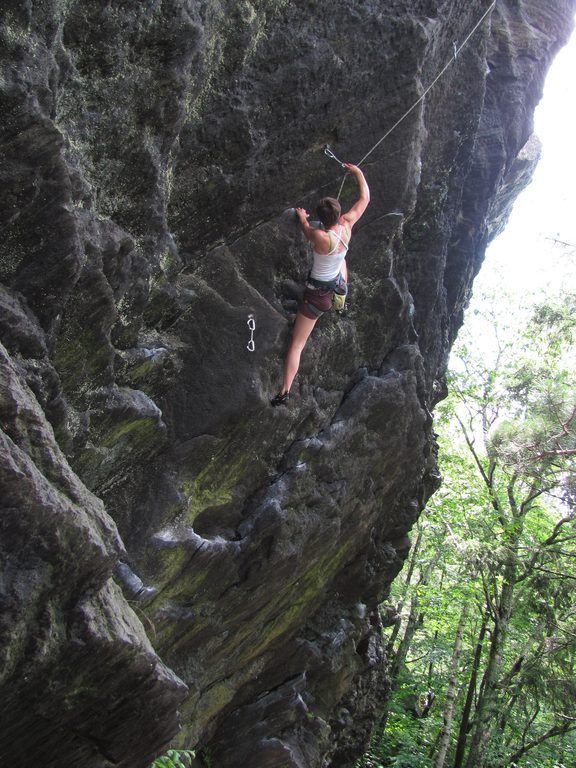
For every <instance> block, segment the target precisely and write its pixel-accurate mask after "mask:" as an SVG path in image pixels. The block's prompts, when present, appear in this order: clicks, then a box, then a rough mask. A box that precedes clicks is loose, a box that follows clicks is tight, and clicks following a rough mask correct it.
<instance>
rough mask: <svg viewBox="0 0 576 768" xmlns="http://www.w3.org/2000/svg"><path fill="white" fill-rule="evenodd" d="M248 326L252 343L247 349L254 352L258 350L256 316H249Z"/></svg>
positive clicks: (250, 342) (249, 343)
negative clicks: (255, 333) (255, 341)
mask: <svg viewBox="0 0 576 768" xmlns="http://www.w3.org/2000/svg"><path fill="white" fill-rule="evenodd" d="M247 325H248V328H249V329H250V341H249V342H248V344H247V345H246V349H247V350H248V352H254V350H255V349H256V345H255V344H254V331H255V330H256V321H255V320H254V315H248V320H247Z"/></svg>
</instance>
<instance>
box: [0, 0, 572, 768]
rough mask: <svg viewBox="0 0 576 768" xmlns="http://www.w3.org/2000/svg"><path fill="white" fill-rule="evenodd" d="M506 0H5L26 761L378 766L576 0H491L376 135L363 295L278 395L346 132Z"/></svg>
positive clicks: (1, 262) (8, 408) (6, 205)
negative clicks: (192, 757)
mask: <svg viewBox="0 0 576 768" xmlns="http://www.w3.org/2000/svg"><path fill="white" fill-rule="evenodd" d="M490 6H491V4H490V3H488V2H476V1H475V2H469V1H468V0H466V1H464V0H445V1H444V2H441V1H440V0H429V1H427V2H422V1H421V0H411V1H410V2H396V0H387V2H373V1H372V0H364V1H362V2H359V1H357V0H350V2H346V3H342V4H341V5H339V6H338V12H337V13H334V4H333V3H327V2H324V1H323V0H319V1H318V2H314V3H300V2H299V3H287V2H282V1H281V0H275V1H274V2H273V1H272V0H260V1H259V2H248V0H243V1H242V2H228V1H227V0H225V1H224V2H218V3H217V2H212V1H211V0H206V1H205V2H192V0H168V1H167V2H160V0H150V2H136V0H132V1H131V0H124V1H123V2H118V3H108V2H104V0H97V1H96V2H85V1H84V0H75V1H74V2H60V0H44V2H42V3H21V2H16V1H15V0H14V1H12V0H7V1H6V2H4V4H3V8H2V11H1V13H2V17H1V22H0V35H1V40H2V51H3V53H2V62H1V64H2V80H1V85H0V107H1V110H2V115H3V122H2V126H1V127H0V141H1V145H0V151H1V155H2V157H1V162H0V169H1V170H0V174H1V177H2V183H1V184H0V215H1V222H0V223H1V226H2V239H1V241H0V279H1V282H2V285H1V286H0V310H1V311H0V333H1V339H0V340H1V342H2V347H1V348H0V368H1V374H2V377H1V380H0V426H1V430H2V431H1V433H0V437H1V442H0V446H1V447H0V477H1V482H2V495H1V505H2V510H1V536H0V557H1V563H2V578H1V579H0V606H1V613H0V635H1V639H2V642H1V643H0V653H1V654H2V660H3V664H2V667H1V669H2V671H1V672H0V686H1V692H2V697H1V699H0V701H1V704H0V718H1V722H2V732H1V734H0V758H1V760H2V762H8V761H9V760H18V761H19V763H20V764H22V765H36V764H38V763H39V762H41V763H42V765H44V766H47V767H49V766H60V765H63V764H66V765H82V766H90V767H91V766H94V768H99V767H101V766H102V767H104V766H111V765H119V766H126V767H127V768H128V767H130V768H139V767H140V766H141V767H142V768H145V766H148V765H149V763H150V762H151V760H152V758H153V757H154V756H155V755H157V754H158V753H159V752H160V751H161V750H162V749H163V748H164V747H165V745H166V744H167V743H169V742H171V743H172V744H175V745H179V746H182V747H196V748H197V750H198V754H202V755H203V756H204V761H205V762H206V761H208V763H209V764H211V765H217V766H219V768H236V767H238V768H239V767H240V766H248V765H249V766H250V768H273V767H276V768H304V767H305V768H317V767H319V766H333V767H334V768H336V767H340V766H341V767H342V768H350V766H352V765H353V764H354V761H355V759H356V758H357V757H358V756H359V754H360V753H361V752H362V750H363V748H364V746H365V744H366V740H367V739H368V737H369V733H370V728H371V726H372V724H373V722H374V721H375V719H376V718H377V716H378V711H379V708H380V707H381V705H382V702H383V699H384V697H385V695H386V690H387V680H386V669H385V666H384V664H383V652H382V639H381V618H380V616H379V613H378V605H379V603H380V602H381V600H382V599H383V597H384V596H385V595H386V592H387V589H388V587H389V584H390V582H391V581H392V579H393V578H394V576H395V575H396V574H397V573H398V571H399V570H400V568H401V567H402V562H403V560H404V558H405V557H406V554H407V552H408V549H409V539H408V537H407V533H408V532H409V530H410V527H411V526H412V525H413V523H414V521H415V520H416V519H417V516H418V514H419V513H420V511H421V510H422V507H423V505H424V503H425V501H426V499H427V498H428V496H429V495H430V494H431V493H432V492H433V490H434V489H435V488H436V487H437V485H438V482H439V477H438V472H437V468H436V454H435V443H434V433H433V423H432V417H431V411H432V409H433V406H434V404H435V403H436V402H437V401H438V399H440V398H441V397H442V393H443V392H444V391H445V383H444V370H445V364H446V359H447V355H448V352H449V348H450V344H451V343H452V341H453V339H454V337H455V334H456V332H457V330H458V327H459V326H460V324H461V322H462V313H463V309H464V307H465V306H466V303H467V300H468V298H469V296H470V291H471V288H472V282H473V279H474V277H475V275H476V274H477V271H478V269H479V267H480V264H481V262H482V258H483V254H484V249H485V247H486V244H487V243H488V241H489V239H490V238H491V237H492V236H493V235H494V234H495V233H496V232H497V231H499V230H500V229H501V228H502V227H503V226H504V224H505V222H506V219H507V216H508V213H509V210H510V206H511V204H512V202H513V200H514V198H515V196H516V195H517V193H518V192H519V190H520V189H521V188H522V187H523V186H524V185H525V184H526V183H527V182H528V181H529V179H530V175H531V171H532V169H533V167H534V165H535V162H536V161H537V155H538V149H537V144H536V142H535V140H534V139H533V138H532V139H531V133H532V113H533V109H534V106H535V105H536V103H537V101H538V100H539V98H540V95H541V91H542V84H543V79H544V75H545V73H546V70H547V68H548V66H549V64H550V61H551V60H552V58H553V56H554V54H555V53H556V51H557V50H558V48H559V47H560V45H561V44H563V43H564V42H565V41H566V38H567V36H568V33H569V31H570V27H571V17H572V15H573V13H574V10H575V7H574V3H573V2H571V0H545V1H543V0H539V1H538V2H536V0H521V1H520V2H518V1H517V0H514V1H513V0H498V2H497V3H496V4H495V7H494V8H492V10H491V11H490V12H489V13H488V14H487V15H486V18H485V19H484V21H483V23H482V24H481V25H480V26H479V27H478V29H477V31H476V32H475V33H474V35H473V36H472V37H471V38H470V40H469V41H468V43H467V44H466V46H465V47H464V48H463V49H462V50H461V51H460V53H459V54H458V57H457V59H456V60H455V61H454V62H453V63H452V65H451V66H450V67H449V68H448V69H447V70H446V72H445V74H444V75H443V76H442V80H441V81H440V82H439V83H438V85H437V86H436V87H435V88H434V89H433V90H432V91H431V92H430V93H429V94H428V95H427V97H426V99H425V100H424V101H423V102H422V103H421V104H420V105H419V106H418V107H417V108H416V109H414V110H413V111H412V112H411V113H410V115H409V116H408V117H407V118H406V119H405V120H404V121H403V122H402V123H401V125H400V126H399V127H398V128H397V129H396V130H395V131H394V132H393V133H392V134H391V135H390V136H389V137H388V138H387V139H386V141H385V142H383V143H382V144H381V145H380V146H379V147H378V148H377V149H376V150H375V151H374V152H373V153H372V154H371V155H370V157H369V159H368V160H367V161H366V163H365V165H364V170H365V173H366V176H367V179H368V181H369V184H370V187H371V191H372V202H371V205H370V207H369V209H368V211H367V212H366V214H365V216H364V218H363V219H362V220H361V222H360V223H359V224H358V226H357V227H356V229H355V233H354V237H353V240H352V247H351V250H350V255H349V259H348V261H349V269H350V276H351V296H350V308H349V310H348V312H347V314H346V315H345V316H343V317H339V316H335V315H328V316H325V317H323V318H322V319H321V320H320V321H319V322H318V324H317V326H316V328H315V330H314V332H313V335H312V337H311V339H310V341H309V343H308V345H307V347H306V349H305V351H304V354H303V356H302V365H301V369H300V373H299V375H298V378H297V380H296V383H295V385H294V388H293V396H292V397H291V399H290V401H289V402H288V404H287V405H286V406H282V407H279V408H276V409H272V408H270V406H269V404H268V401H269V398H270V397H271V396H272V395H273V394H275V392H276V391H277V389H278V386H279V382H280V377H281V366H282V359H283V355H284V353H285V351H286V348H287V344H288V341H289V337H290V328H291V325H292V322H293V320H294V316H295V311H296V306H297V302H298V298H299V291H300V286H301V284H302V281H303V280H304V278H305V276H306V273H307V269H308V260H309V255H308V251H307V248H306V245H305V243H304V242H303V239H302V237H301V235H300V234H299V231H298V229H297V227H296V226H295V222H294V219H293V215H292V214H290V212H286V209H288V208H290V207H292V206H294V205H303V206H304V207H308V209H309V210H312V209H313V206H314V201H315V199H316V198H317V197H318V196H319V195H321V194H331V195H336V194H337V192H338V190H339V188H340V183H341V178H342V177H341V176H339V170H338V166H337V165H336V164H335V163H334V162H333V161H330V160H328V159H327V158H326V157H325V156H324V155H323V153H322V151H321V150H322V146H323V145H324V144H325V143H326V142H329V143H330V144H331V145H333V147H334V150H335V151H336V154H337V155H338V156H339V157H343V158H345V159H347V160H348V159H349V160H351V161H357V160H358V159H359V157H361V156H363V155H364V154H365V153H366V152H368V150H369V149H370V148H371V147H372V146H374V144H376V142H377V141H378V140H379V139H380V138H381V137H382V136H383V134H384V133H385V132H386V131H387V130H388V128H390V127H391V125H393V124H394V122H395V121H396V120H397V119H398V118H399V117H401V116H402V115H403V114H404V113H405V112H406V111H407V110H408V109H409V108H410V107H411V106H412V105H413V104H414V102H415V101H416V100H417V99H418V97H419V96H420V94H421V93H422V92H423V89H424V88H425V87H426V86H427V85H428V84H429V83H431V82H432V80H433V79H434V78H435V77H436V75H437V74H438V73H439V72H440V71H441V69H442V68H443V67H444V66H445V64H446V63H447V61H448V60H449V59H450V57H451V56H452V55H453V44H454V41H457V43H461V42H463V41H464V40H465V38H466V36H467V35H468V34H469V33H470V31H471V30H472V29H473V27H474V26H475V25H476V23H477V22H478V21H479V19H480V18H481V17H482V15H483V14H484V13H485V12H486V11H487V10H488V9H489V8H490ZM354 196H355V189H354V183H353V182H352V181H351V180H348V181H346V182H345V185H344V187H343V190H342V202H343V205H344V207H346V206H347V205H349V204H350V203H351V202H352V201H353V200H354ZM250 318H252V319H253V321H254V325H255V328H254V331H253V333H252V332H251V329H250V327H249V325H248V320H249V319H250ZM251 338H252V339H253V341H254V350H253V351H251V350H250V349H248V348H247V345H248V342H249V341H250V339H251ZM31 734H33V736H31Z"/></svg>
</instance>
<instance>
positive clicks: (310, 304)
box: [298, 286, 334, 320]
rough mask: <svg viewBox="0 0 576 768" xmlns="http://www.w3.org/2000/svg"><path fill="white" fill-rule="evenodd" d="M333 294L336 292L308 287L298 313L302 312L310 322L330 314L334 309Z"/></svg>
mask: <svg viewBox="0 0 576 768" xmlns="http://www.w3.org/2000/svg"><path fill="white" fill-rule="evenodd" d="M333 293H334V291H331V290H326V289H325V288H310V287H308V286H306V288H305V289H304V296H303V297H302V303H301V304H300V306H299V307H298V312H301V313H302V314H303V315H304V317H307V318H308V319H309V320H316V319H317V318H319V317H321V316H322V315H323V314H324V312H329V311H330V310H331V309H332V294H333Z"/></svg>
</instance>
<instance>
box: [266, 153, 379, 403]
mask: <svg viewBox="0 0 576 768" xmlns="http://www.w3.org/2000/svg"><path fill="white" fill-rule="evenodd" d="M344 167H345V168H346V170H347V171H349V172H350V173H351V174H353V175H354V176H355V177H356V181H357V182H358V188H359V196H358V200H357V201H356V202H355V203H354V205H353V206H352V208H350V210H349V211H348V212H347V213H344V214H343V213H342V211H341V209H340V203H339V202H338V201H337V200H335V199H334V198H333V197H324V198H322V200H320V203H319V204H318V207H317V208H316V213H317V215H318V218H319V219H320V221H321V223H322V225H323V227H324V228H323V229H315V228H314V227H312V226H310V224H309V222H308V215H309V214H308V213H307V212H306V211H305V210H304V208H296V214H297V216H298V219H299V221H300V228H301V229H302V232H303V233H304V236H305V237H306V238H307V239H308V240H309V241H310V242H311V243H312V246H313V253H312V256H313V264H312V269H311V271H310V274H309V275H308V280H307V282H306V288H305V289H304V296H303V299H302V303H301V304H300V306H299V307H298V312H297V314H296V320H295V322H294V329H293V331H292V341H291V342H290V348H289V349H288V353H287V355H286V360H285V361H284V378H283V381H282V388H281V390H280V392H279V393H278V394H277V395H276V397H274V398H272V400H271V401H270V403H271V405H274V406H276V405H283V404H284V403H286V402H287V400H288V396H289V392H290V387H291V386H292V382H293V381H294V378H295V376H296V374H297V373H298V367H299V365H300V355H301V354H302V350H303V349H304V346H305V344H306V342H307V341H308V336H310V334H311V332H312V329H313V328H314V326H315V324H316V321H317V320H318V318H319V317H321V316H322V315H323V314H324V312H328V311H329V310H330V309H332V306H333V300H334V305H335V306H336V308H337V307H338V303H337V302H338V297H339V298H340V301H341V304H340V306H341V307H342V308H343V305H344V299H345V296H346V292H347V280H348V269H347V267H346V253H347V251H348V246H349V244H350V237H351V234H352V227H353V226H354V224H355V223H356V222H357V221H358V219H359V218H360V216H362V214H363V213H364V211H365V210H366V207H367V205H368V203H369V202H370V190H369V189H368V184H367V183H366V179H365V178H364V174H363V173H362V171H361V170H360V168H358V166H356V165H351V164H350V163H344Z"/></svg>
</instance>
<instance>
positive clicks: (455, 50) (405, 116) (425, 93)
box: [334, 0, 497, 200]
mask: <svg viewBox="0 0 576 768" xmlns="http://www.w3.org/2000/svg"><path fill="white" fill-rule="evenodd" d="M496 2H497V0H493V2H492V4H491V5H490V6H489V7H488V9H487V10H486V11H485V12H484V13H483V14H482V17H481V18H480V20H479V21H478V22H477V24H476V26H475V27H474V29H473V30H472V31H471V32H470V33H469V35H468V36H467V37H466V39H465V40H464V42H463V43H462V44H461V45H459V46H457V45H456V43H453V45H454V55H453V57H452V58H451V59H449V61H448V63H447V64H446V65H445V66H444V67H443V68H442V70H441V71H440V72H439V73H438V75H437V76H436V77H435V78H434V80H433V81H432V82H431V83H430V85H429V86H428V87H427V88H426V90H425V91H424V92H423V93H422V94H421V96H419V98H418V99H417V100H416V101H415V102H414V104H412V106H411V107H410V109H407V110H406V112H404V114H403V115H402V117H401V118H400V119H399V120H397V121H396V122H395V123H394V125H393V126H392V127H391V128H390V129H389V130H388V131H386V133H385V134H384V136H382V138H381V139H379V140H378V141H377V142H376V144H374V146H373V147H372V149H370V150H368V152H366V154H365V155H364V157H363V158H362V160H360V161H359V162H358V163H356V165H361V164H362V163H363V162H364V161H365V160H366V159H367V158H368V157H370V155H371V154H372V152H374V150H375V149H377V148H378V147H379V146H380V144H382V142H383V141H384V140H385V139H387V138H388V136H390V134H391V133H392V132H393V131H395V130H396V128H398V126H399V125H400V123H401V122H402V121H403V120H405V119H406V118H407V117H408V115H409V114H410V113H411V112H412V111H413V110H414V109H416V107H417V106H418V104H420V102H421V101H422V100H423V99H424V98H426V95H427V94H428V93H429V92H430V91H431V90H432V88H434V86H435V85H436V83H437V82H438V80H440V78H441V77H442V75H443V74H444V73H445V72H446V70H447V69H448V67H449V66H450V65H451V64H453V63H454V62H455V61H456V59H457V58H458V54H459V53H460V51H461V50H462V49H463V48H464V47H465V46H466V45H467V43H468V41H469V40H470V38H471V37H472V35H473V34H474V33H475V32H476V30H477V29H478V27H479V26H480V25H481V24H482V22H483V21H484V19H485V18H486V16H488V14H489V13H490V11H492V9H493V8H494V6H495V5H496ZM334 159H337V158H334ZM338 162H340V161H338ZM345 181H346V176H344V178H343V179H342V184H341V185H340V191H339V192H338V197H337V198H336V199H337V200H339V199H340V195H341V194H342V189H343V188H344V183H345Z"/></svg>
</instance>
